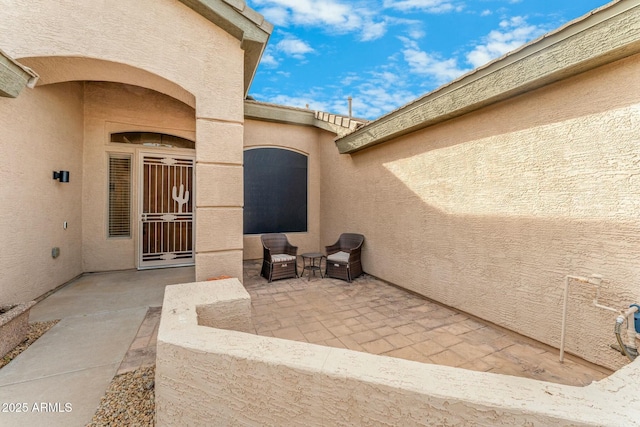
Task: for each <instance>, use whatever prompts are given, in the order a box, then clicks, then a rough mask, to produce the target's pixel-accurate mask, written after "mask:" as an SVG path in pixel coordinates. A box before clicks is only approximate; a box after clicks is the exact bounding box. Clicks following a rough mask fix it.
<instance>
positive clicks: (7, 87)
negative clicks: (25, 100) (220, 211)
mask: <svg viewBox="0 0 640 427" xmlns="http://www.w3.org/2000/svg"><path fill="white" fill-rule="evenodd" d="M38 78H39V77H38V74H36V72H35V71H33V70H32V69H31V68H29V67H25V66H24V65H22V64H20V63H18V62H17V61H16V60H15V59H13V58H12V57H10V56H9V55H7V54H6V53H4V52H3V51H2V50H0V96H2V97H5V98H17V97H18V95H20V92H22V89H24V88H25V86H26V87H29V88H33V87H35V85H36V82H37V81H38Z"/></svg>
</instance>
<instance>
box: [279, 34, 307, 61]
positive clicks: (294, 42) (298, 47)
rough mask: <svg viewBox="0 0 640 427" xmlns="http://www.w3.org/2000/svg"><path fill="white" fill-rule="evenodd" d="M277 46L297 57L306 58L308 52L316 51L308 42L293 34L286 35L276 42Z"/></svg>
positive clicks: (289, 54) (287, 53)
mask: <svg viewBox="0 0 640 427" xmlns="http://www.w3.org/2000/svg"><path fill="white" fill-rule="evenodd" d="M275 48H276V50H278V51H280V52H282V53H284V54H285V55H288V56H291V57H294V58H296V59H304V56H305V55H306V54H307V53H312V52H314V50H313V48H312V47H311V46H309V45H308V44H307V43H306V42H304V41H302V40H300V39H298V38H295V37H293V36H286V37H285V38H284V39H282V40H280V41H279V42H278V43H277V44H276V46H275Z"/></svg>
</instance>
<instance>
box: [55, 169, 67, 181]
mask: <svg viewBox="0 0 640 427" xmlns="http://www.w3.org/2000/svg"><path fill="white" fill-rule="evenodd" d="M53 179H57V180H60V182H69V171H60V172H56V171H53Z"/></svg>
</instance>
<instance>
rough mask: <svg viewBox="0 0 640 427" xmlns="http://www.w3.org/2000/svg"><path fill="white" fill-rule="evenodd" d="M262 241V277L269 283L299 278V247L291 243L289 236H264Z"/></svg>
mask: <svg viewBox="0 0 640 427" xmlns="http://www.w3.org/2000/svg"><path fill="white" fill-rule="evenodd" d="M260 240H262V249H263V251H262V254H263V256H262V270H261V271H260V275H261V276H262V277H265V278H266V279H267V280H269V282H271V281H272V280H278V279H286V278H289V277H298V265H297V262H296V260H297V258H296V256H297V252H298V247H297V246H293V245H292V244H290V243H289V240H288V239H287V236H285V235H284V234H282V233H273V234H263V235H262V236H261V237H260Z"/></svg>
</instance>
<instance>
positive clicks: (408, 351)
mask: <svg viewBox="0 0 640 427" xmlns="http://www.w3.org/2000/svg"><path fill="white" fill-rule="evenodd" d="M384 355H385V356H390V357H397V358H399V359H406V360H413V361H414V362H421V363H431V360H430V359H429V357H428V356H427V355H425V354H423V353H421V352H419V351H418V350H416V349H414V348H412V347H404V348H400V349H397V350H391V351H389V352H387V353H384Z"/></svg>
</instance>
